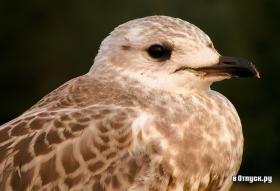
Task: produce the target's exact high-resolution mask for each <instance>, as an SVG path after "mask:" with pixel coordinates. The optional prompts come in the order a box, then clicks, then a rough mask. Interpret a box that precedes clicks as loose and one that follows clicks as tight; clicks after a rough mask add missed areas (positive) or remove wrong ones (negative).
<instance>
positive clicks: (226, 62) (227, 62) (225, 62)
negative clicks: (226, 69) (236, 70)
mask: <svg viewBox="0 0 280 191" xmlns="http://www.w3.org/2000/svg"><path fill="white" fill-rule="evenodd" d="M222 63H224V64H228V65H229V64H232V62H230V61H223V62H222Z"/></svg>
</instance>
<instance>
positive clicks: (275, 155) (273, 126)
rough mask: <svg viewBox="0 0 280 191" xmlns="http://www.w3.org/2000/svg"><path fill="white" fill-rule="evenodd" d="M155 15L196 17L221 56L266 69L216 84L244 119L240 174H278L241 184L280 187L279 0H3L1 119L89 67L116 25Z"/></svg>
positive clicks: (239, 187) (0, 13) (237, 187)
mask: <svg viewBox="0 0 280 191" xmlns="http://www.w3.org/2000/svg"><path fill="white" fill-rule="evenodd" d="M154 14H163V15H169V16H174V17H180V18H182V19H184V20H187V21H190V22H192V23H194V24H195V25H197V26H198V27H200V28H201V29H202V30H204V31H205V32H206V33H207V34H208V35H209V36H210V37H211V38H212V40H213V42H214V45H215V47H216V48H217V49H218V50H219V52H220V53H221V54H223V55H227V56H241V57H245V58H248V59H250V60H252V61H253V63H254V64H255V65H256V66H257V67H258V68H259V71H260V73H261V79H260V80H257V79H232V80H226V81H223V82H220V83H217V84H215V85H214V86H213V88H214V89H216V90H219V91H220V92H222V93H223V94H224V95H226V97H228V98H229V99H230V100H231V101H232V103H233V104H234V105H235V106H236V109H237V110H238V112H239V114H240V118H241V119H242V123H243V131H244V137H245V152H244V157H243V163H242V167H241V170H240V172H239V174H242V175H270V176H273V183H272V185H262V186H261V187H259V188H257V187H258V185H260V184H257V185H256V184H254V185H247V186H246V185H245V184H238V185H235V186H234V189H233V190H257V189H260V190H269V189H271V190H280V189H277V187H276V183H277V179H278V178H279V177H280V152H279V145H280V141H279V133H280V129H279V125H280V120H279V119H280V112H278V109H279V108H278V107H279V106H280V104H279V97H280V91H279V90H280V86H279V79H278V78H279V77H280V75H279V72H280V65H279V64H280V31H279V30H280V21H279V20H280V1H279V0H247V1H245V0H234V1H233V0H232V1H229V0H228V1H222V0H196V1H183V0H181V1H180V0H173V1H167V0H142V1H137V2H136V1H131V0H123V1H113V0H110V1H99V3H97V1H90V0H80V1H73V0H68V1H50V0H49V1H46V0H41V1H37V0H29V1H15V0H9V1H8V0H6V1H3V0H1V1H0V21H1V30H0V66H1V67H0V87H1V91H0V106H1V110H0V124H2V123H5V122H7V121H9V120H11V119H13V118H14V117H16V116H18V115H19V114H21V113H22V112H23V111H25V110H26V109H27V108H29V107H30V106H32V105H33V104H34V103H35V102H36V101H38V100H39V99H40V98H41V97H42V96H43V95H45V94H46V93H48V92H50V91H51V90H53V89H55V88H56V87H58V86H59V85H61V84H62V83H64V82H65V81H67V80H69V79H71V78H73V77H75V76H78V75H81V74H84V73H86V72H87V71H88V70H89V68H90V66H91V64H92V60H93V58H94V56H95V54H96V52H97V50H98V47H99V44H100V42H101V41H102V39H103V38H104V37H106V36H107V35H108V33H109V32H110V31H112V30H113V28H114V27H116V26H117V25H119V24H121V23H123V22H125V21H128V20H131V19H134V18H139V17H143V16H148V15H154Z"/></svg>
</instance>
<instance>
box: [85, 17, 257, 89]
mask: <svg viewBox="0 0 280 191" xmlns="http://www.w3.org/2000/svg"><path fill="white" fill-rule="evenodd" d="M90 72H92V73H95V75H99V76H100V75H101V76H103V75H105V74H106V73H107V74H108V73H111V74H112V75H111V77H110V78H115V79H116V78H121V77H126V79H127V78H128V79H133V80H136V81H139V82H140V83H143V84H145V85H146V86H147V85H148V86H150V87H152V88H156V89H163V90H168V91H172V92H176V91H177V92H185V91H189V90H195V89H205V90H207V89H209V87H210V85H211V84H212V83H213V82H215V81H220V80H223V79H228V78H231V77H233V76H234V77H254V76H255V77H259V73H258V71H257V69H256V68H255V66H254V65H253V64H252V63H250V62H249V61H247V60H245V59H243V58H236V57H224V56H221V55H220V54H219V53H218V51H217V50H216V49H215V48H214V45H213V43H212V41H211V40H210V38H209V37H208V35H206V34H205V33H204V32H203V31H202V30H200V29H199V28H198V27H196V26H195V25H193V24H191V23H189V22H187V21H184V20H181V19H178V18H172V17H168V16H150V17H144V18H140V19H135V20H132V21H129V22H127V23H124V24H122V25H120V26H118V27H117V28H116V29H115V30H114V31H113V32H111V34H110V35H109V36H108V37H106V38H105V39H104V41H103V42H102V44H101V46H100V49H99V52H98V55H97V56H96V58H95V63H94V64H93V66H92V68H91V70H90ZM119 80H121V79H119Z"/></svg>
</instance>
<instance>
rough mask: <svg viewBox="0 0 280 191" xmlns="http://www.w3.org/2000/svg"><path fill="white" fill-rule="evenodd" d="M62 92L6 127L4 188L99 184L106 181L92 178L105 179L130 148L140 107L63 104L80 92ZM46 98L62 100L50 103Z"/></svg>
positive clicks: (0, 186) (2, 132)
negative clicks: (137, 108) (62, 93)
mask: <svg viewBox="0 0 280 191" xmlns="http://www.w3.org/2000/svg"><path fill="white" fill-rule="evenodd" d="M70 84H71V83H70ZM79 84H80V85H81V86H83V85H82V83H79ZM72 85H73V82H72ZM64 88H66V89H68V90H69V87H68V88H67V86H65V87H64ZM72 88H73V87H72ZM80 88H81V87H80ZM60 91H61V92H63V91H64V92H65V91H66V90H65V89H63V88H62V89H61V90H60ZM57 94H58V91H57V90H55V91H54V92H52V93H51V94H50V95H48V96H46V97H45V98H43V101H40V102H38V104H36V105H35V106H34V107H32V108H31V109H30V110H28V111H27V112H25V113H23V114H22V115H21V116H19V117H18V118H16V119H14V120H12V121H10V122H8V123H6V124H4V125H3V126H2V127H1V129H0V173H1V174H0V190H9V189H12V190H26V189H27V190H29V189H31V188H32V189H35V190H36V189H38V188H42V187H46V188H48V189H55V188H59V189H69V188H70V187H73V186H75V184H76V185H77V184H79V183H81V182H82V184H84V185H86V184H87V183H89V182H95V184H94V185H93V187H94V186H95V187H96V189H97V188H98V187H100V186H101V185H100V181H92V180H91V179H93V177H95V179H96V178H97V179H98V178H99V179H100V175H101V174H102V173H103V172H104V171H105V170H106V169H108V168H110V167H111V166H112V164H117V163H118V162H119V161H120V159H121V158H123V157H124V156H126V155H127V153H128V152H129V151H130V149H131V146H132V142H133V138H132V128H131V126H132V124H133V122H134V120H135V118H136V117H137V115H138V113H137V111H136V110H135V109H131V108H130V107H124V106H119V105H113V104H107V105H98V104H93V105H89V106H88V105H87V104H80V105H78V106H77V105H73V104H72V106H71V105H69V104H66V105H67V107H66V106H65V107H62V105H60V106H59V104H57V103H59V99H62V100H65V99H66V100H67V99H69V98H71V97H74V95H72V96H70V95H71V94H66V95H65V96H57ZM67 96H68V97H67ZM54 97H55V98H56V99H55V98H54ZM44 100H55V102H56V104H55V106H54V105H52V106H50V105H49V104H47V102H46V101H44ZM68 101H69V100H68ZM70 102H71V100H70V101H69V102H68V103H70ZM60 103H61V100H60ZM40 104H41V106H40ZM38 105H39V106H38ZM130 163H131V161H130ZM132 163H133V162H132ZM135 165H136V164H135V162H134V163H133V164H132V165H131V166H132V167H133V168H135ZM107 174H108V173H107ZM98 175H99V176H98ZM103 178H104V179H105V178H106V177H103ZM129 178H131V177H128V179H129ZM109 180H110V181H109ZM109 180H108V181H107V183H110V182H111V184H115V186H120V183H119V181H118V179H117V177H115V176H111V175H110V178H109ZM104 181H105V180H104ZM80 185H81V184H80Z"/></svg>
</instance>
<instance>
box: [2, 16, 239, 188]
mask: <svg viewBox="0 0 280 191" xmlns="http://www.w3.org/2000/svg"><path fill="white" fill-rule="evenodd" d="M154 43H168V44H169V45H170V46H172V48H173V52H172V56H171V58H170V60H167V61H164V62H159V61H156V60H153V59H151V58H149V56H148V54H147V52H146V49H147V47H148V46H149V45H151V44H154ZM218 58H219V54H218V53H217V52H216V50H215V49H214V48H213V45H212V42H211V41H210V39H209V37H208V36H207V35H206V34H204V33H203V32H202V31H201V30H200V29H198V28H197V27H195V26H194V25H192V24H190V23H187V22H186V21H183V20H180V19H175V18H171V17H165V16H152V17H146V18H142V19H137V20H134V21H130V22H128V23H125V24H123V25H121V26H119V27H118V28H116V29H115V30H114V31H113V32H112V33H111V34H110V36H109V37H107V38H106V39H105V40H104V41H103V43H102V45H101V47H100V50H99V53H98V55H97V57H96V58H95V63H94V65H93V66H92V68H91V70H90V71H89V73H87V74H85V75H83V76H80V77H78V78H75V79H72V80H70V81H69V82H66V83H65V84H64V85H62V86H61V87H59V88H58V89H56V90H54V91H53V92H51V93H50V94H48V95H47V96H45V97H44V98H43V99H42V100H41V101H39V102H38V103H37V104H35V105H34V106H33V107H32V108H30V109H29V110H27V111H26V112H24V113H23V114H22V115H20V116H19V117H17V118H16V119H14V120H12V121H10V122H8V123H6V124H4V125H2V126H1V128H0V190H94V191H102V190H106V191H125V190H129V191H139V190H154V191H167V190H168V191H175V190H176V191H179V190H182V191H183V190H186V191H196V190H221V191H223V190H228V189H229V188H230V186H231V184H232V182H231V177H232V176H233V175H235V174H236V173H237V171H238V169H239V166H240V163H241V158H242V152H243V136H242V129H241V124H240V120H239V117H238V114H237V112H236V111H235V109H234V107H233V105H232V104H231V103H230V102H229V101H228V100H227V99H226V98H225V97H224V96H223V95H221V94H219V93H217V92H215V91H212V90H210V88H209V87H210V85H211V83H212V82H214V81H218V80H222V79H225V78H228V77H229V76H227V75H217V76H207V75H206V74H205V73H203V72H194V71H191V70H190V71H180V72H174V71H175V70H176V69H177V68H179V67H182V66H188V67H192V68H194V69H195V68H199V67H202V66H211V65H214V64H216V63H217V61H218Z"/></svg>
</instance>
